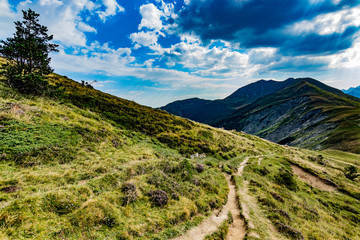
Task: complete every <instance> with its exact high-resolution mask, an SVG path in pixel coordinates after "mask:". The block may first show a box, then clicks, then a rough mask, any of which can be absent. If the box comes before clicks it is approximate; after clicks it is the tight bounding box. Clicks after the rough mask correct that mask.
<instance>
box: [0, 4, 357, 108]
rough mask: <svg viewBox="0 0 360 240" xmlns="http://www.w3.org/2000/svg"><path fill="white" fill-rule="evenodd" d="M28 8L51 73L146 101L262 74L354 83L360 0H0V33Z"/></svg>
mask: <svg viewBox="0 0 360 240" xmlns="http://www.w3.org/2000/svg"><path fill="white" fill-rule="evenodd" d="M28 8H31V9H33V10H35V11H36V12H38V13H40V23H41V24H43V25H46V26H48V28H49V32H50V33H52V34H54V39H55V40H56V42H57V43H59V44H60V45H61V47H60V49H61V50H60V52H59V53H56V54H53V55H52V57H53V61H52V67H53V68H54V69H55V71H56V72H57V73H60V74H63V75H67V76H68V77H70V78H73V79H76V80H86V81H92V80H94V79H96V80H98V82H97V83H96V85H95V87H96V88H98V89H100V90H102V91H105V92H108V93H111V94H113V95H117V96H120V97H124V98H127V99H130V100H135V101H136V102H139V103H141V104H145V105H149V106H161V105H164V104H166V103H168V102H170V101H173V100H176V99H183V98H188V97H192V96H199V97H202V98H207V99H214V98H222V97H225V96H227V95H228V94H230V93H231V92H233V91H235V90H236V89H237V88H238V87H241V86H243V85H246V84H248V83H250V82H251V81H254V80H259V79H261V78H264V79H278V80H284V79H286V78H288V77H313V78H317V79H318V80H321V81H323V82H324V83H326V84H329V85H331V86H334V87H337V88H341V89H344V88H349V87H351V86H358V85H360V78H359V76H360V38H359V33H360V32H359V27H360V1H359V0H271V1H269V0H177V1H163V0H147V1H145V0H130V1H129V0H99V1H91V0H25V1H21V0H0V38H1V39H4V38H5V37H9V36H11V34H12V33H13V32H14V24H13V22H14V21H16V20H21V18H22V13H21V10H22V9H28Z"/></svg>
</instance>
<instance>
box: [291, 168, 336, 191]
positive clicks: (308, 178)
mask: <svg viewBox="0 0 360 240" xmlns="http://www.w3.org/2000/svg"><path fill="white" fill-rule="evenodd" d="M291 169H292V170H293V172H294V173H295V174H296V176H298V178H300V179H301V180H302V181H304V182H306V183H308V184H310V185H311V186H313V187H316V188H319V189H321V190H325V191H335V190H336V187H334V186H332V185H330V184H328V183H326V182H325V181H324V180H322V179H321V178H319V177H317V176H315V175H313V174H311V173H308V172H306V171H304V170H303V169H302V168H300V167H298V166H295V165H291Z"/></svg>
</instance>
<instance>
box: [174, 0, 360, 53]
mask: <svg viewBox="0 0 360 240" xmlns="http://www.w3.org/2000/svg"><path fill="white" fill-rule="evenodd" d="M358 4H359V3H358V1H355V0H352V1H341V2H333V1H327V0H324V1H303V0H293V1H283V0H274V1H262V0H251V1H238V0H236V1H235V0H209V1H202V0H192V1H191V2H190V3H189V5H188V6H186V7H185V8H184V9H183V10H182V12H181V13H180V15H179V18H178V23H179V25H180V26H181V27H182V29H183V30H184V31H187V32H194V33H196V34H197V35H199V36H200V37H201V39H202V40H203V41H210V40H212V39H223V40H227V41H231V42H237V43H240V46H242V47H243V48H256V47H275V48H279V47H281V49H280V51H284V53H285V54H290V55H294V56H296V55H304V54H306V55H307V54H312V53H314V54H319V53H324V54H331V53H334V52H337V51H341V50H344V49H346V48H349V47H350V46H351V43H352V41H351V38H352V37H353V35H354V34H355V33H356V32H357V31H358V28H356V27H354V26H353V25H351V24H350V25H343V26H342V28H343V30H342V31H341V32H329V31H327V32H326V31H324V32H323V33H319V32H311V33H309V34H302V35H298V34H294V33H293V32H291V31H285V29H286V28H287V26H288V25H292V24H294V25H296V23H298V22H299V21H303V20H304V19H306V20H310V21H311V20H312V19H314V18H316V17H318V16H320V15H326V14H330V13H334V12H337V11H340V10H342V9H345V8H349V7H353V6H356V5H358ZM345 14H346V13H344V14H343V15H345ZM356 14H357V12H356V11H355V12H354V13H353V15H354V17H356ZM340 15H341V14H340ZM328 16H329V19H331V17H332V16H331V15H328ZM350 18H351V17H350ZM319 19H320V17H319ZM329 21H330V20H328V22H329ZM350 21H351V20H350ZM343 22H346V21H343ZM331 24H332V25H336V23H335V22H332V23H331ZM335 40H336V41H337V43H335ZM319 42H321V43H326V45H325V46H320V49H318V48H317V47H319Z"/></svg>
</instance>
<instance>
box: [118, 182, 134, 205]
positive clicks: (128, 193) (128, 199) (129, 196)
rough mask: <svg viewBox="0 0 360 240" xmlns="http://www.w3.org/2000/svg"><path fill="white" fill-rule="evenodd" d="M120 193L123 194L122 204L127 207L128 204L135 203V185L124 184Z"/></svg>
mask: <svg viewBox="0 0 360 240" xmlns="http://www.w3.org/2000/svg"><path fill="white" fill-rule="evenodd" d="M121 190H122V192H123V193H124V194H125V196H124V199H123V204H124V205H128V204H129V203H132V202H135V201H136V199H137V198H138V194H137V192H136V185H135V184H134V183H125V184H124V185H123V186H122V188H121Z"/></svg>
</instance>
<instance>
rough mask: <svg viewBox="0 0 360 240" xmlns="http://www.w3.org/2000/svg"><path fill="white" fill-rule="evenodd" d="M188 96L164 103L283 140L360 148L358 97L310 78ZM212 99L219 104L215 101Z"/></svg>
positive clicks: (171, 108)
mask: <svg viewBox="0 0 360 240" xmlns="http://www.w3.org/2000/svg"><path fill="white" fill-rule="evenodd" d="M189 102H192V100H191V99H189V100H183V101H177V102H174V103H170V104H168V105H166V106H165V107H163V108H162V109H163V110H166V111H168V112H170V113H173V114H175V115H179V116H183V117H186V118H189V119H192V120H195V121H199V122H202V123H207V124H211V125H212V126H215V127H223V128H225V129H236V130H238V131H245V132H246V133H249V134H255V135H258V136H260V137H262V138H266V139H268V140H271V141H273V142H277V143H281V144H287V145H292V146H299V147H306V148H310V149H326V148H333V149H339V150H344V151H351V152H356V153H360V148H359V146H360V144H359V143H360V128H359V119H360V117H359V114H360V99H358V98H356V97H354V96H350V95H347V94H345V93H343V92H342V91H340V90H338V89H335V88H332V87H330V86H327V85H325V84H323V83H321V82H319V81H317V80H314V79H311V78H298V79H294V78H289V79H287V80H286V81H283V82H276V81H264V80H261V81H258V82H255V83H252V84H249V85H247V86H245V87H243V88H240V89H238V90H237V91H236V92H234V93H233V94H231V95H230V96H229V97H227V98H225V99H223V100H216V101H209V100H202V104H201V105H197V104H185V103H189ZM214 102H217V103H221V105H219V104H218V105H219V107H214ZM184 106H186V109H185V107H184Z"/></svg>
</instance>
